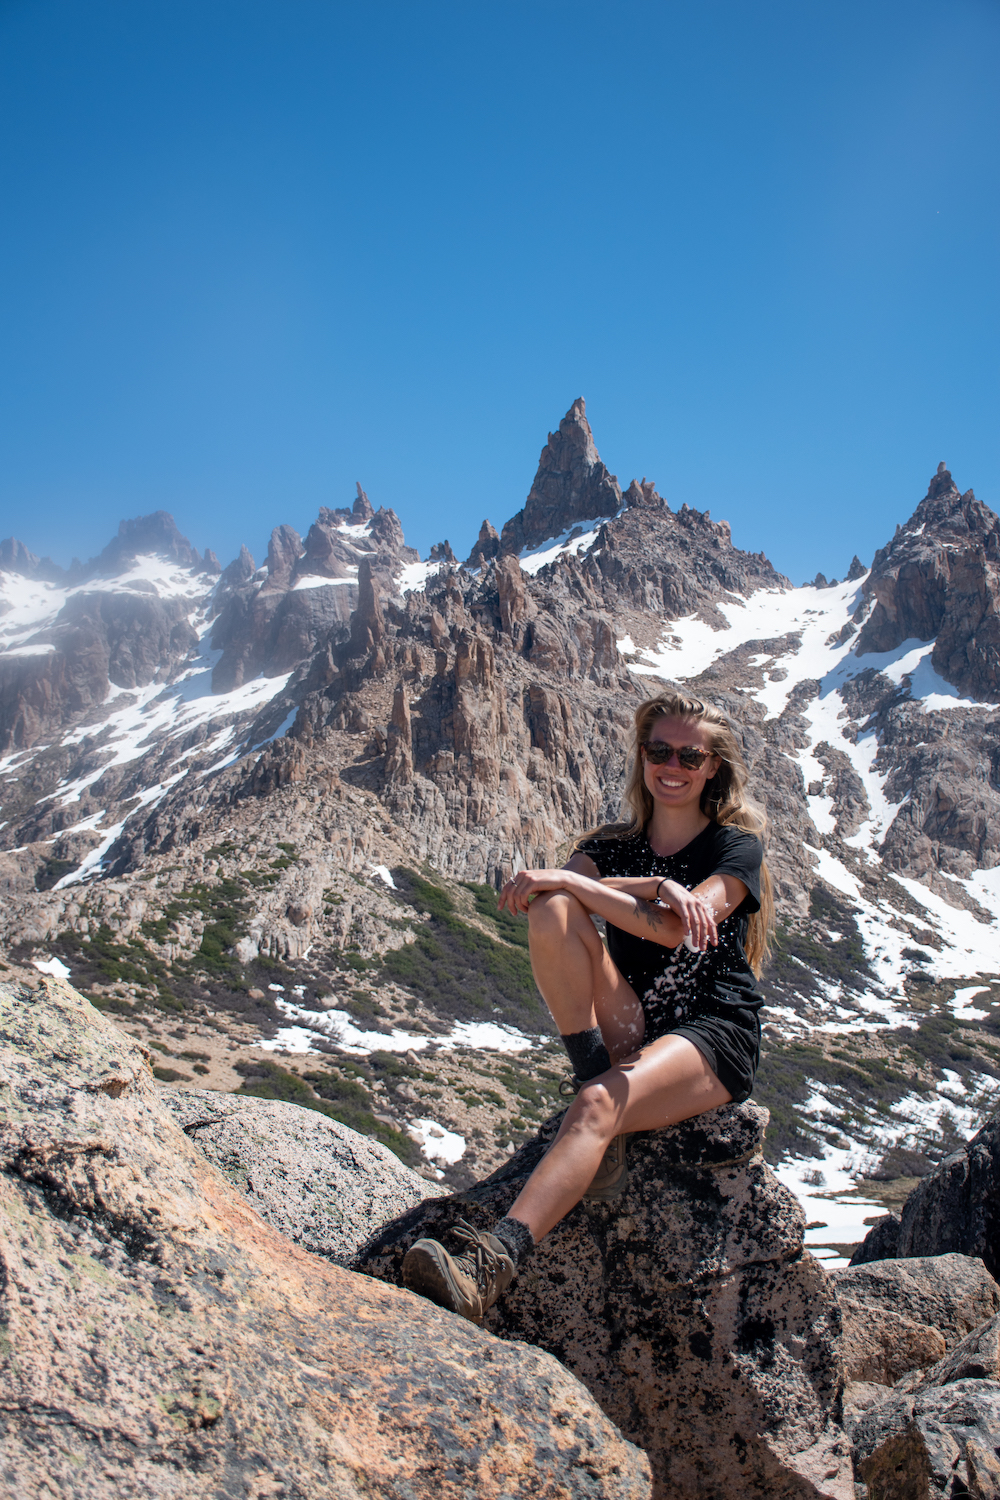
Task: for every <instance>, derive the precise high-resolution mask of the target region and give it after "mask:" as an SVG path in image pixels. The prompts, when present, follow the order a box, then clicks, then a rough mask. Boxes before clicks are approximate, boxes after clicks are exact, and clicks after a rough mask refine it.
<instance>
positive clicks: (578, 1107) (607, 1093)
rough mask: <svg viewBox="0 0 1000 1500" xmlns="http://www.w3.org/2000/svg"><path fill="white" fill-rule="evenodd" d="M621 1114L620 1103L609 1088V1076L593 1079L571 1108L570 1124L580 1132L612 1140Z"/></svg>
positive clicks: (578, 1095)
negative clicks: (583, 1131)
mask: <svg viewBox="0 0 1000 1500" xmlns="http://www.w3.org/2000/svg"><path fill="white" fill-rule="evenodd" d="M619 1113H620V1108H619V1102H618V1101H617V1100H616V1099H615V1097H614V1094H613V1092H612V1089H611V1087H610V1086H609V1081H608V1075H606V1074H602V1075H601V1077H600V1078H591V1079H590V1080H589V1081H588V1082H587V1083H585V1084H584V1085H583V1086H582V1088H581V1089H580V1092H579V1093H578V1094H577V1096H576V1098H575V1100H574V1101H573V1103H572V1105H571V1106H570V1116H571V1120H570V1124H571V1125H572V1126H575V1127H576V1128H577V1129H579V1130H586V1131H588V1132H589V1133H591V1134H593V1135H599V1136H601V1137H602V1138H605V1139H607V1140H610V1139H611V1137H612V1136H613V1135H614V1134H615V1126H616V1123H617V1119H618V1115H619Z"/></svg>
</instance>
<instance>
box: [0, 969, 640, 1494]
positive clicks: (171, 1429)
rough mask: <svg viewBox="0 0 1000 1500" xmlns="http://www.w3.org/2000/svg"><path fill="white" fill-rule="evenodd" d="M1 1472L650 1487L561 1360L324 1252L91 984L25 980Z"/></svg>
mask: <svg viewBox="0 0 1000 1500" xmlns="http://www.w3.org/2000/svg"><path fill="white" fill-rule="evenodd" d="M0 1024H2V1036H3V1038H4V1047H3V1053H2V1073H0V1091H2V1095H3V1112H2V1115H0V1153H2V1161H3V1175H2V1176H0V1231H2V1238H0V1245H2V1269H3V1279H2V1283H0V1287H2V1290H0V1327H2V1329H3V1338H2V1340H0V1432H2V1434H3V1449H2V1457H0V1474H2V1483H3V1488H4V1490H5V1493H7V1494H10V1495H17V1496H18V1500H42V1497H43V1496H44V1497H45V1500H51V1497H52V1496H53V1495H60V1496H65V1497H66V1500H90V1497H92V1496H95V1495H116V1496H118V1495H120V1496H123V1497H124V1496H132V1495H134V1496H140V1495H141V1496H142V1497H144V1500H146V1497H150V1500H159V1497H163V1500H166V1497H170V1500H188V1497H190V1500H195V1497H199V1500H200V1497H202V1496H205V1495H208V1494H212V1495H220V1496H222V1495H233V1496H236V1495H240V1496H243V1495H248V1496H263V1495H275V1496H277V1495H282V1494H285V1495H295V1496H296V1497H299V1500H332V1497H336V1500H355V1497H356V1500H361V1496H362V1495H363V1496H365V1497H385V1500H411V1497H420V1496H425V1495H434V1496H440V1497H442V1500H467V1497H469V1496H470V1495H472V1494H475V1495H476V1496H477V1497H479V1496H483V1497H485V1500H500V1497H512V1496H524V1497H525V1500H527V1497H528V1496H531V1497H534V1496H538V1495H543V1496H547V1497H551V1500H556V1497H559V1500H563V1497H576V1496H579V1497H581V1500H583V1497H585V1496H586V1497H588V1500H590V1497H594V1496H608V1497H615V1500H639V1497H642V1496H644V1495H647V1494H648V1493H649V1469H648V1464H647V1462H646V1460H645V1458H644V1457H643V1456H642V1455H641V1454H640V1453H638V1452H637V1451H636V1449H635V1448H634V1447H632V1446H631V1445H630V1444H629V1443H627V1442H624V1441H623V1440H622V1438H621V1437H620V1435H619V1434H618V1433H617V1432H616V1430H615V1429H614V1428H613V1427H612V1425H611V1423H610V1422H609V1421H608V1420H607V1418H605V1417H604V1416H603V1415H602V1414H601V1413H600V1411H599V1410H598V1408H597V1406H596V1405H595V1403H594V1401H593V1400H592V1398H591V1397H590V1396H589V1395H588V1394H587V1393H586V1391H585V1390H584V1389H583V1387H582V1386H581V1385H580V1384H579V1383H578V1382H577V1381H576V1380H574V1379H573V1377H572V1376H571V1375H569V1374H567V1372H566V1371H565V1370H564V1369H563V1368H562V1367H561V1366H560V1365H559V1364H558V1363H557V1361H556V1360H554V1359H552V1358H551V1357H550V1356H548V1355H546V1354H544V1353H542V1352H540V1351H538V1350H534V1349H526V1348H524V1347H523V1346H517V1347H515V1346H512V1345H510V1344H504V1343H502V1342H500V1341H499V1340H496V1339H494V1338H492V1337H490V1335H489V1334H486V1333H483V1332H481V1331H479V1330H478V1329H476V1328H473V1327H472V1326H471V1325H469V1324H467V1323H463V1322H460V1321H459V1320H458V1319H455V1318H453V1317H451V1316H450V1315H448V1314H445V1313H443V1312H440V1311H439V1310H438V1309H436V1308H434V1307H432V1306H431V1305H430V1304H429V1303H427V1302H424V1301H423V1300H422V1299H420V1298H416V1297H412V1296H410V1295H409V1294H406V1293H401V1292H398V1291H396V1290H395V1289H394V1288H390V1287H386V1286H382V1285H380V1284H379V1283H377V1282H375V1281H373V1280H371V1279H370V1278H365V1277H358V1276H354V1275H352V1274H351V1273H350V1272H347V1271H345V1270H343V1269H342V1268H340V1267H339V1266H336V1265H333V1264H331V1263H330V1262H329V1261H328V1260H325V1259H322V1258H321V1257H319V1256H315V1255H309V1254H307V1253H306V1252H305V1251H304V1250H302V1249H300V1248H299V1247H298V1246H296V1245H293V1244H292V1243H291V1242H290V1241H289V1240H287V1239H286V1238H285V1237H284V1236H283V1235H281V1234H279V1233H278V1232H277V1231H276V1230H274V1229H273V1228H272V1227H271V1226H270V1225H268V1224H267V1223H266V1222H265V1221H264V1220H263V1219H262V1218H261V1217H259V1216H258V1215H257V1214H256V1213H254V1211H253V1210H252V1209H251V1208H250V1207H249V1205H248V1203H247V1202H246V1200H245V1199H244V1198H243V1196H242V1195H241V1194H239V1193H238V1192H237V1191H236V1190H235V1189H234V1188H233V1187H232V1186H231V1185H230V1184H229V1183H228V1182H227V1181H226V1180H225V1178H223V1177H222V1176H221V1175H220V1174H219V1172H218V1171H217V1170H216V1169H215V1168H214V1167H213V1166H212V1165H211V1164H210V1163H209V1162H207V1161H206V1160H205V1159H204V1157H203V1155H202V1154H201V1153H200V1152H199V1151H198V1150H197V1148H196V1147H195V1146H194V1144H193V1143H192V1142H191V1141H190V1140H188V1138H187V1136H185V1134H184V1132H183V1131H182V1130H181V1128H180V1126H179V1125H177V1124H176V1123H175V1122H174V1120H173V1118H172V1117H171V1115H170V1113H169V1111H167V1110H166V1109H165V1108H164V1106H163V1103H162V1099H161V1098H160V1096H159V1095H158V1093H157V1090H156V1086H155V1084H154V1083H153V1080H152V1077H151V1075H150V1072H149V1068H148V1065H147V1062H146V1059H145V1057H144V1055H143V1053H142V1051H141V1049H140V1048H139V1047H138V1046H137V1045H136V1044H135V1043H134V1042H133V1041H132V1040H131V1039H130V1038H128V1037H126V1036H125V1035H124V1034H123V1033H120V1032H117V1031H115V1030H114V1029H113V1028H112V1027H111V1025H110V1024H109V1023H108V1022H107V1021H105V1020H104V1018H103V1017H102V1016H100V1015H99V1013H98V1012H96V1011H94V1010H93V1009H92V1008H91V1007H90V1006H88V1005H87V1004H86V1002H85V1001H83V1000H82V999H81V998H80V997H79V996H78V995H76V994H75V992H74V991H73V990H71V989H70V988H69V987H68V986H66V985H64V984H61V983H57V982H53V983H47V984H46V985H45V986H44V987H43V990H42V992H40V997H39V998H34V997H28V996H25V995H24V994H23V993H21V992H20V991H18V990H15V989H13V988H12V987H11V986H9V985H4V986H0Z"/></svg>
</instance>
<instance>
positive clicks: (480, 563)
mask: <svg viewBox="0 0 1000 1500" xmlns="http://www.w3.org/2000/svg"><path fill="white" fill-rule="evenodd" d="M499 551H500V533H499V532H498V531H497V529H496V527H495V526H494V525H493V524H492V523H491V522H490V521H485V520H484V521H483V524H482V526H480V528H479V536H478V537H477V538H476V543H475V546H474V547H473V549H472V551H471V552H470V553H469V556H468V559H467V561H466V564H465V566H466V567H467V568H482V567H485V566H486V564H487V563H488V562H489V561H490V559H491V558H494V557H496V555H497V553H498V552H499Z"/></svg>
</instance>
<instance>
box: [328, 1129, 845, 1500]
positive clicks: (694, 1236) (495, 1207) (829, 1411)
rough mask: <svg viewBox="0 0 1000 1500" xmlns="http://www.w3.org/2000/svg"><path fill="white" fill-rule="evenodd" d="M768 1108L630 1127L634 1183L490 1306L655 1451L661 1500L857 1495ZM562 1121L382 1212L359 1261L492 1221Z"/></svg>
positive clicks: (381, 1273)
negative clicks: (774, 1170) (640, 1129)
mask: <svg viewBox="0 0 1000 1500" xmlns="http://www.w3.org/2000/svg"><path fill="white" fill-rule="evenodd" d="M766 1122H767V1113H766V1111H764V1110H761V1109H759V1108H758V1107H757V1106H756V1105H753V1104H741V1105H728V1106H726V1107H725V1108H723V1109H719V1110H715V1111H713V1112H712V1113H711V1114H708V1115H703V1116H701V1117H700V1118H698V1119H695V1120H690V1121H688V1122H686V1123H685V1124H683V1125H678V1126H674V1127H672V1128H671V1129H667V1130H662V1131H655V1132H649V1133H647V1134H645V1135H641V1136H637V1137H634V1138H633V1139H632V1141H631V1143H630V1146H629V1153H630V1181H629V1186H628V1190H627V1193H626V1195H625V1196H624V1197H623V1198H622V1199H620V1200H619V1201H617V1202H615V1203H612V1204H608V1205H604V1204H597V1203H586V1202H584V1203H581V1204H580V1205H578V1206H577V1208H575V1209H574V1210H573V1211H572V1212H571V1213H570V1214H569V1215H568V1216H567V1217H566V1218H565V1219H564V1220H563V1221H562V1223H561V1224H559V1225H557V1226H556V1228H555V1229H554V1230H553V1231H552V1233H551V1234H550V1235H548V1236H547V1237H546V1238H545V1240H543V1241H542V1243H541V1244H540V1245H539V1246H538V1248H537V1249H536V1251H535V1252H534V1254H533V1256H532V1258H531V1260H530V1261H529V1262H528V1263H527V1265H526V1266H525V1267H524V1269H523V1270H522V1272H521V1274H520V1276H519V1277H518V1279H517V1281H516V1282H515V1283H514V1285H513V1287H512V1288H511V1289H510V1291H508V1293H507V1294H506V1295H505V1297H504V1298H502V1299H501V1301H500V1303H498V1304H497V1306H496V1307H495V1308H494V1309H493V1310H492V1311H491V1312H490V1313H489V1314H488V1316H487V1322H486V1326H487V1327H489V1328H490V1329H491V1330H492V1331H493V1332H495V1333H497V1334H499V1335H500V1337H501V1338H502V1339H516V1340H520V1339H525V1340H528V1341H530V1342H532V1343H535V1344H538V1345H540V1346H541V1347H542V1348H545V1349H548V1350H549V1351H550V1352H551V1353H553V1354H555V1355H556V1356H557V1357H558V1358H559V1359H560V1360H561V1361H562V1363H563V1364H564V1365H566V1367H567V1368H568V1369H570V1370H572V1371H573V1372H574V1374H576V1375H577V1376H578V1377H579V1378H580V1379H581V1380H582V1381H583V1382H584V1384H585V1385H586V1386H587V1387H588V1389H589V1390H590V1391H591V1392H592V1394H593V1395H594V1396H595V1397H596V1398H597V1400H598V1401H599V1402H600V1404H601V1407H602V1408H603V1410H604V1411H605V1412H607V1413H608V1415H609V1416H610V1417H611V1418H612V1419H613V1420H614V1421H615V1422H616V1423H618V1425H619V1426H620V1427H621V1429H622V1431H623V1432H625V1433H626V1434H627V1435H628V1436H630V1437H631V1438H632V1440H633V1441H634V1442H636V1443H638V1444H639V1445H640V1446H641V1447H642V1448H644V1449H645V1451H646V1452H647V1453H648V1454H649V1456H650V1460H651V1462H652V1465H653V1472H654V1477H655V1494H656V1495H658V1496H661V1497H664V1500H666V1497H668V1496H669V1497H674V1496H681V1495H684V1496H688V1495H691V1496H694V1495H697V1496H698V1497H699V1500H750V1497H758V1496H759V1497H761V1500H763V1497H765V1496H766V1497H767V1500H785V1497H789V1500H790V1497H792V1496H795V1497H807V1496H808V1497H810V1500H814V1497H819V1496H829V1497H837V1500H851V1497H852V1496H853V1481H852V1478H851V1467H850V1459H849V1455H848V1448H847V1444H846V1442H845V1441H844V1438H843V1435H842V1433H841V1432H840V1429H839V1428H838V1427H837V1425H836V1422H835V1420H834V1419H835V1414H836V1411H837V1401H838V1394H839V1386H840V1375H839V1368H838V1362H837V1341H838V1336H839V1332H840V1322H839V1313H838V1309H837V1304H836V1299H835V1296H834V1294H833V1288H832V1284H831V1283H830V1282H829V1280H828V1278H827V1277H826V1275H825V1273H824V1271H823V1270H822V1268H821V1267H820V1266H819V1265H818V1264H817V1262H816V1261H814V1260H813V1259H812V1257H811V1256H809V1255H808V1254H806V1253H804V1252H803V1248H802V1235H803V1227H804V1220H803V1216H802V1213H801V1210H800V1208H799V1206H798V1204H797V1203H796V1202H795V1200H794V1199H793V1198H792V1196H791V1194H790V1193H788V1192H787V1191H786V1190H785V1189H784V1188H783V1187H782V1186H781V1185H780V1183H778V1181H777V1180H776V1179H775V1178H774V1177H773V1176H772V1175H771V1173H770V1171H769V1170H768V1168H767V1167H766V1166H765V1165H764V1162H763V1159H762V1157H761V1154H760V1150H761V1142H762V1137H763V1131H764V1127H765V1125H766ZM557 1125H558V1120H553V1121H551V1122H550V1123H549V1125H548V1126H547V1127H546V1128H545V1129H544V1130H543V1131H542V1132H541V1133H540V1134H539V1136H538V1137H537V1138H536V1140H534V1141H533V1142H531V1143H530V1144H528V1145H527V1146H524V1147H522V1148H521V1150H520V1151H518V1152H517V1153H516V1154H515V1155H514V1156H513V1157H512V1158H511V1161H510V1163H509V1164H508V1165H507V1166H506V1167H504V1168H501V1169H500V1171H498V1172H495V1173H494V1174H493V1175H492V1177H488V1178H487V1179H486V1180H485V1181H484V1182H482V1183H479V1184H478V1185H477V1186H476V1187H474V1188H471V1189H469V1190H467V1191H466V1192H464V1193H461V1194H458V1195H457V1196H455V1197H453V1198H445V1199H432V1200H430V1201H428V1202H427V1203H424V1204H422V1205H420V1206H419V1207H418V1208H415V1209H412V1210H410V1212H409V1213H407V1214H405V1215H403V1216H402V1217H401V1218H399V1219H397V1220H396V1221H394V1222H393V1223H392V1224H389V1225H387V1226H386V1227H385V1228H384V1229H383V1230H382V1232H381V1233H380V1234H379V1235H377V1236H376V1237H375V1238H374V1240H373V1241H372V1242H371V1243H370V1244H369V1245H367V1246H366V1247H365V1248H364V1249H363V1250H362V1252H361V1254H360V1256H359V1258H358V1262H357V1264H358V1265H359V1267H360V1268H361V1269H364V1270H365V1271H367V1272H368V1273H369V1274H371V1275H374V1276H378V1277H380V1278H382V1279H384V1280H388V1281H397V1280H398V1279H399V1276H400V1266H401V1262H402V1258H403V1256H404V1255H405V1253H406V1250H407V1249H408V1248H409V1246H410V1245H411V1244H412V1243H413V1241H414V1240H416V1239H417V1238H419V1237H420V1236H421V1235H425V1234H431V1235H435V1234H445V1233H446V1230H447V1226H448V1225H449V1224H450V1223H452V1222H453V1221H454V1219H455V1218H456V1217H458V1216H462V1217H464V1218H467V1219H468V1220H469V1221H470V1222H471V1223H474V1224H476V1225H477V1226H481V1227H489V1226H490V1225H491V1224H493V1223H495V1222H496V1220H497V1219H498V1218H500V1217H501V1216H502V1215H503V1214H504V1213H505V1212H506V1210H507V1208H508V1207H509V1205H510V1203H511V1202H512V1201H513V1199H514V1198H515V1197H516V1195H517V1193H518V1191H519V1189H520V1188H521V1186H522V1185H523V1183H524V1181H525V1180H526V1178H527V1177H528V1175H529V1174H530V1172H531V1170H532V1169H533V1167H534V1166H535V1164H536V1163H537V1161H538V1159H539V1157H540V1156H541V1155H542V1153H543V1152H544V1150H545V1147H546V1145H547V1143H548V1142H549V1141H550V1140H551V1139H552V1137H553V1135H554V1133H555V1129H556V1128H557Z"/></svg>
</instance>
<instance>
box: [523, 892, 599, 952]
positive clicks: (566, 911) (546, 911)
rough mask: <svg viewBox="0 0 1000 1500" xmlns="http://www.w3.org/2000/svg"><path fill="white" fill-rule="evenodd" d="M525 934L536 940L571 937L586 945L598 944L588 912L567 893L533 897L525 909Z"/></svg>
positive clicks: (549, 893) (543, 893)
mask: <svg viewBox="0 0 1000 1500" xmlns="http://www.w3.org/2000/svg"><path fill="white" fill-rule="evenodd" d="M528 931H529V932H530V933H531V935H532V937H536V938H537V937H553V938H557V939H563V938H566V937H569V935H570V934H571V933H572V934H575V935H576V936H578V937H582V938H583V940H584V941H585V942H592V941H594V940H596V942H597V943H600V941H601V940H600V938H599V937H598V936H597V929H596V928H595V927H594V924H593V922H592V921H591V920H590V914H589V912H588V911H587V908H586V907H585V906H584V905H583V903H582V902H580V901H578V900H577V898H576V897H575V896H573V895H571V894H570V892H569V891H543V892H542V893H541V894H540V895H538V896H536V897H535V899H534V900H533V901H532V903H531V905H530V906H529V907H528Z"/></svg>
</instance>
